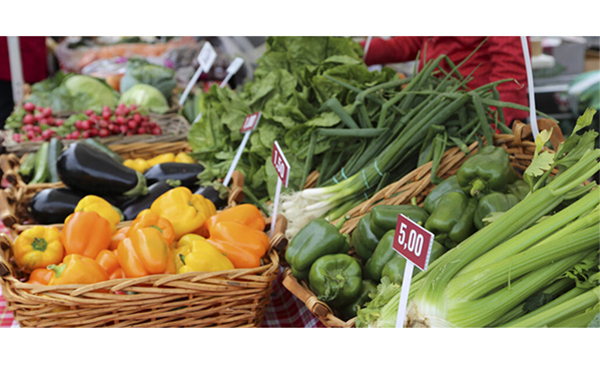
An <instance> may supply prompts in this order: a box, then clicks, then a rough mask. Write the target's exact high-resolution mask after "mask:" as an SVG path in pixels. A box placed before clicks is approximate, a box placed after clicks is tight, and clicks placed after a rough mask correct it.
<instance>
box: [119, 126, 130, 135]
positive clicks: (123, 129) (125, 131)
mask: <svg viewBox="0 0 600 365" xmlns="http://www.w3.org/2000/svg"><path fill="white" fill-rule="evenodd" d="M128 130H129V129H128V128H127V126H126V125H122V126H120V127H119V131H120V132H121V133H123V134H125V133H127V131H128Z"/></svg>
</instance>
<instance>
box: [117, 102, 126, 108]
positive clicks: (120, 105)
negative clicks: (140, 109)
mask: <svg viewBox="0 0 600 365" xmlns="http://www.w3.org/2000/svg"><path fill="white" fill-rule="evenodd" d="M117 108H119V109H125V108H127V106H125V104H123V103H121V104H119V105H117Z"/></svg>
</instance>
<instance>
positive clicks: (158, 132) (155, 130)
mask: <svg viewBox="0 0 600 365" xmlns="http://www.w3.org/2000/svg"><path fill="white" fill-rule="evenodd" d="M152 134H154V135H155V136H159V135H161V134H162V130H161V129H160V127H158V126H157V127H155V128H153V129H152Z"/></svg>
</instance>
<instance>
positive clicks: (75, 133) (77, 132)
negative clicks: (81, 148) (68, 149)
mask: <svg viewBox="0 0 600 365" xmlns="http://www.w3.org/2000/svg"><path fill="white" fill-rule="evenodd" d="M80 135H81V133H79V131H74V132H72V133H71V136H72V137H73V139H77V138H79V136H80Z"/></svg>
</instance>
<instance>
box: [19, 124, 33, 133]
mask: <svg viewBox="0 0 600 365" xmlns="http://www.w3.org/2000/svg"><path fill="white" fill-rule="evenodd" d="M21 130H22V131H24V132H29V131H32V130H33V126H32V125H31V124H27V125H24V126H23V127H21Z"/></svg>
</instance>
